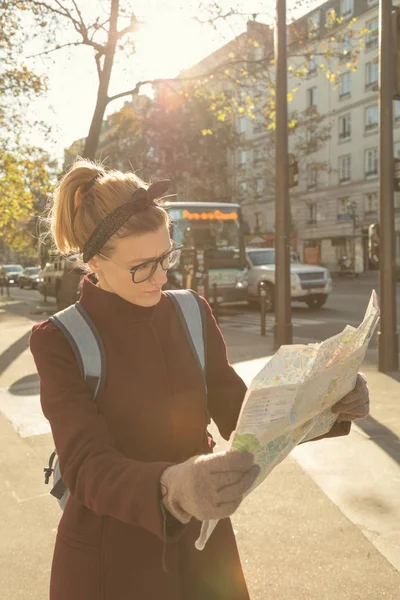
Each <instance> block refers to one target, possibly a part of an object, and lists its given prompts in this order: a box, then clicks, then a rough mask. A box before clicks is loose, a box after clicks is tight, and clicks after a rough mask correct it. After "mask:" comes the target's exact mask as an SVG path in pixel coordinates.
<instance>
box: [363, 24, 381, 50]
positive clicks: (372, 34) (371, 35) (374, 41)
mask: <svg viewBox="0 0 400 600" xmlns="http://www.w3.org/2000/svg"><path fill="white" fill-rule="evenodd" d="M366 29H367V30H368V33H367V34H366V40H365V47H366V48H367V50H369V49H371V48H377V47H378V43H379V37H378V35H379V19H378V17H376V18H375V19H372V21H368V22H367V24H366Z"/></svg>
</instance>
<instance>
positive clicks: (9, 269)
mask: <svg viewBox="0 0 400 600" xmlns="http://www.w3.org/2000/svg"><path fill="white" fill-rule="evenodd" d="M3 269H4V270H5V272H6V273H21V272H22V271H23V268H22V267H21V266H19V265H4V267H3Z"/></svg>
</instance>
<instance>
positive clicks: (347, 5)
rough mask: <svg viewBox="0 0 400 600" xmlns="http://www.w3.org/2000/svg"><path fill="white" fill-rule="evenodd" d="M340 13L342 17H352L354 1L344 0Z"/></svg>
mask: <svg viewBox="0 0 400 600" xmlns="http://www.w3.org/2000/svg"><path fill="white" fill-rule="evenodd" d="M340 12H341V14H342V17H351V15H352V14H353V0H342V1H341V11H340Z"/></svg>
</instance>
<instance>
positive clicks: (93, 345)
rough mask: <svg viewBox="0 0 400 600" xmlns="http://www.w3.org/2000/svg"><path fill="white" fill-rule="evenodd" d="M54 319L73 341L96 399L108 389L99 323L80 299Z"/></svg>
mask: <svg viewBox="0 0 400 600" xmlns="http://www.w3.org/2000/svg"><path fill="white" fill-rule="evenodd" d="M50 320H51V321H52V322H53V323H54V324H55V325H56V326H57V327H58V328H59V329H61V331H62V332H63V333H64V335H65V337H66V338H67V340H68V341H69V343H70V345H71V347H72V350H73V351H74V354H75V357H76V360H77V362H78V365H79V369H80V372H81V375H82V377H83V378H84V379H85V381H86V382H87V384H88V386H89V387H90V389H91V391H92V394H93V399H94V400H95V399H96V398H97V396H98V395H99V393H100V392H101V391H102V390H103V389H104V386H105V380H106V374H107V368H106V354H105V350H104V345H103V341H102V339H101V337H100V335H99V333H98V331H97V328H96V326H95V324H94V323H93V321H92V319H91V318H90V316H89V314H88V313H87V312H86V310H85V309H84V308H83V306H82V305H81V304H80V303H79V302H76V303H75V304H73V305H72V306H69V307H68V308H66V309H65V310H61V311H60V312H58V313H56V314H55V315H53V316H52V317H50Z"/></svg>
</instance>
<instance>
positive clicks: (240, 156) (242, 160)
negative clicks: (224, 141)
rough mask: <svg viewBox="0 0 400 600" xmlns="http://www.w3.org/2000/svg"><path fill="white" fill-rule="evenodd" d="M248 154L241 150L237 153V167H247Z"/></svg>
mask: <svg viewBox="0 0 400 600" xmlns="http://www.w3.org/2000/svg"><path fill="white" fill-rule="evenodd" d="M246 160H247V153H246V150H239V152H238V153H237V166H238V167H244V166H245V165H246Z"/></svg>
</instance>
